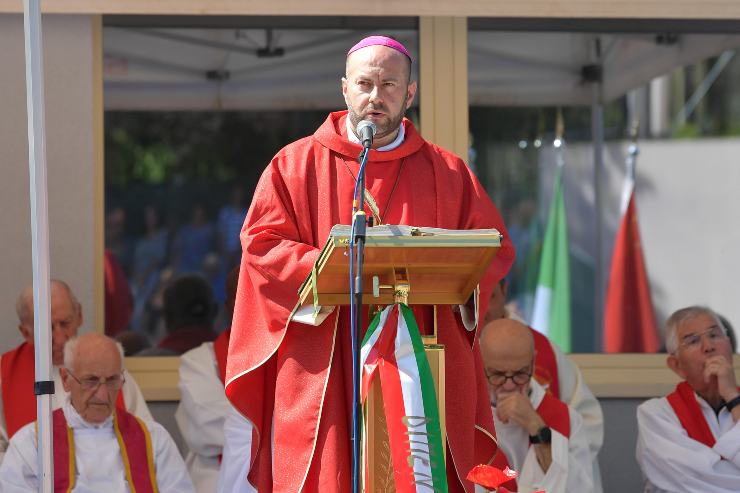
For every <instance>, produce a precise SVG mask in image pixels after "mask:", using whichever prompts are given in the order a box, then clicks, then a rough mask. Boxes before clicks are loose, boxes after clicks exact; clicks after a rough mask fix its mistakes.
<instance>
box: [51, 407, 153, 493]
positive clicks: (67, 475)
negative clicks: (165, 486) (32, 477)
mask: <svg viewBox="0 0 740 493" xmlns="http://www.w3.org/2000/svg"><path fill="white" fill-rule="evenodd" d="M52 420H53V421H52V422H53V430H52V433H53V437H54V493H67V492H70V491H72V490H73V489H74V486H75V481H76V476H77V469H76V466H75V446H74V433H73V431H72V429H71V428H70V427H69V426H68V425H67V419H66V417H65V416H64V411H63V410H62V409H57V410H56V411H54V413H53V414H52ZM113 429H114V431H115V434H116V438H117V439H118V445H119V447H120V449H121V459H122V460H123V468H124V469H125V471H126V480H127V481H128V484H129V487H130V489H131V491H135V492H136V493H156V492H157V491H158V490H157V479H156V471H155V466H154V452H153V449H152V439H151V436H150V434H149V430H148V429H147V427H146V425H145V424H144V423H143V422H142V421H141V420H140V419H139V418H137V417H136V416H134V415H133V414H130V413H128V412H126V411H122V410H120V409H119V410H116V413H115V414H114V415H113Z"/></svg>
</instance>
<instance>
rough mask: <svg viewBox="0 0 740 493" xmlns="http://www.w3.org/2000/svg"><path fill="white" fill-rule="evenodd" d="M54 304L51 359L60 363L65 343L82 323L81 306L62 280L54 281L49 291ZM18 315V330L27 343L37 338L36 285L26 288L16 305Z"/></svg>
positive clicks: (52, 311) (56, 363)
mask: <svg viewBox="0 0 740 493" xmlns="http://www.w3.org/2000/svg"><path fill="white" fill-rule="evenodd" d="M49 297H50V300H49V301H50V305H51V338H52V360H53V363H54V365H57V366H59V365H61V364H62V359H63V355H64V345H65V344H66V342H67V340H68V339H69V338H70V337H74V336H75V335H77V329H79V327H80V326H81V325H82V306H81V305H80V302H79V301H77V297H76V296H75V295H74V293H73V292H72V289H71V288H70V287H69V285H68V284H67V283H66V282H64V281H61V280H59V279H52V280H51V291H50V293H49ZM15 310H16V313H17V315H18V330H19V331H20V332H21V335H22V336H23V339H24V340H25V341H26V342H27V343H28V344H33V340H34V319H33V316H34V315H33V286H28V287H26V288H25V289H24V290H23V291H21V294H20V295H19V296H18V301H17V302H16V304H15Z"/></svg>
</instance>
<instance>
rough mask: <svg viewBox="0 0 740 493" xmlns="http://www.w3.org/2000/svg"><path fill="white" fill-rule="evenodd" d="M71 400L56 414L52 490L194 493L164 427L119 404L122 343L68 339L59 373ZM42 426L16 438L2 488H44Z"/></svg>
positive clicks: (17, 492)
mask: <svg viewBox="0 0 740 493" xmlns="http://www.w3.org/2000/svg"><path fill="white" fill-rule="evenodd" d="M60 372H61V376H62V383H63V385H64V389H65V390H66V392H67V393H68V397H67V399H66V401H65V403H64V405H63V406H62V408H60V409H57V410H55V411H54V413H53V417H52V435H53V467H54V493H88V492H93V491H95V492H105V493H128V492H134V491H135V492H138V493H155V492H160V493H193V491H194V490H193V485H192V483H191V481H190V477H189V476H188V473H187V469H185V463H184V462H183V460H182V457H181V456H180V452H179V451H178V450H177V446H176V445H175V442H174V441H173V440H172V438H171V437H170V436H169V434H168V433H167V431H166V430H165V429H164V427H162V425H160V424H158V423H155V422H154V421H150V420H142V419H141V418H137V417H136V416H134V415H133V414H131V413H129V412H127V411H125V410H123V409H119V408H117V406H116V396H117V394H118V392H119V391H120V390H121V387H122V386H123V382H124V381H125V379H126V375H125V373H124V372H123V348H122V347H121V345H120V344H118V343H116V342H115V341H114V340H113V339H111V338H110V337H108V336H105V335H103V334H98V333H95V332H93V333H88V334H84V335H81V336H79V337H74V338H72V339H70V340H69V341H68V342H67V343H66V345H65V347H64V366H63V367H62V368H61V370H60ZM38 467H39V466H38V445H37V424H36V423H29V424H27V425H25V426H24V427H23V428H21V429H20V430H18V433H16V434H15V435H14V436H13V438H11V440H10V446H9V447H8V451H7V454H6V455H5V460H4V461H3V463H2V465H0V491H2V492H3V493H22V492H28V493H31V492H35V491H40V490H41V486H40V482H41V472H40V471H39V468H38Z"/></svg>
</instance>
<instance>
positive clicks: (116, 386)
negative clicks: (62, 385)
mask: <svg viewBox="0 0 740 493" xmlns="http://www.w3.org/2000/svg"><path fill="white" fill-rule="evenodd" d="M67 373H68V374H69V376H70V377H72V378H74V379H75V382H77V383H78V384H80V387H82V389H83V390H97V389H98V387H100V386H101V385H105V386H106V387H108V390H110V391H118V390H120V388H121V387H122V386H123V382H125V381H126V379H125V378H124V377H123V373H121V374H120V375H113V376H112V377H108V378H103V377H100V378H98V377H86V378H83V379H82V380H80V379H79V378H77V377H76V376H74V374H73V373H72V372H71V371H69V370H67Z"/></svg>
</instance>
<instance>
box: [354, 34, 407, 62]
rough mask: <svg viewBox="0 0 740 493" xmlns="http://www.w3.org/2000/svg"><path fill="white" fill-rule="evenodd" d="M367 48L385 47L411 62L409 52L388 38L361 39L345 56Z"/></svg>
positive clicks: (372, 37)
mask: <svg viewBox="0 0 740 493" xmlns="http://www.w3.org/2000/svg"><path fill="white" fill-rule="evenodd" d="M368 46H387V47H388V48H393V49H394V50H396V51H398V52H399V53H401V54H403V55H404V56H406V58H408V59H409V61H411V54H410V53H409V50H407V49H406V47H405V46H404V45H403V44H401V42H400V41H397V40H395V39H393V38H389V37H388V36H368V37H367V38H364V39H361V40H360V41H359V42H358V43H357V44H356V45H354V46H353V47H352V48H350V49H349V51H348V52H347V56H350V55H351V54H352V53H354V52H355V51H357V50H359V49H361V48H367V47H368Z"/></svg>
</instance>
